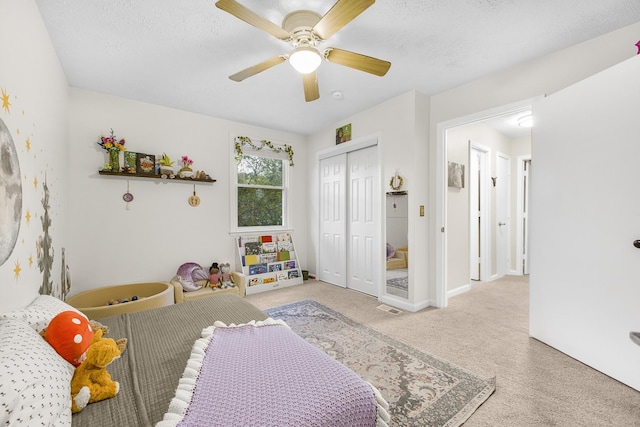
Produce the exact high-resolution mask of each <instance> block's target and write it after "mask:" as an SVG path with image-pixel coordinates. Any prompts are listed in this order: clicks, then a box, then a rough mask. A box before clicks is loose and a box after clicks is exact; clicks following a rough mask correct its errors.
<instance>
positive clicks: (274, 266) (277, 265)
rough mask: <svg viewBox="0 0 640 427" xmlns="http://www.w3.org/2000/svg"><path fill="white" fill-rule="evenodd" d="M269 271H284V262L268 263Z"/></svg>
mask: <svg viewBox="0 0 640 427" xmlns="http://www.w3.org/2000/svg"><path fill="white" fill-rule="evenodd" d="M268 267H269V272H271V271H282V263H281V262H272V263H271V264H269V265H268Z"/></svg>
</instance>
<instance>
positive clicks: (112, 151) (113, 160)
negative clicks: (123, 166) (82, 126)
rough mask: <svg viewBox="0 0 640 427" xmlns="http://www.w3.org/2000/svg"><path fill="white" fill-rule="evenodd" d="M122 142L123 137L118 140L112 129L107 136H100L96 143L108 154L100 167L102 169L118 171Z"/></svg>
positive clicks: (122, 149) (122, 147)
mask: <svg viewBox="0 0 640 427" xmlns="http://www.w3.org/2000/svg"><path fill="white" fill-rule="evenodd" d="M124 143H125V141H124V138H122V139H120V140H118V138H117V137H116V136H115V134H114V132H113V129H111V133H110V135H109V136H104V135H101V136H100V140H99V141H98V145H99V146H100V147H102V148H103V149H104V150H106V151H107V153H108V154H109V161H108V162H107V163H105V164H104V166H103V167H102V170H103V171H107V172H120V152H121V151H124V150H125V148H124Z"/></svg>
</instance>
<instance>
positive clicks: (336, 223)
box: [319, 153, 347, 288]
mask: <svg viewBox="0 0 640 427" xmlns="http://www.w3.org/2000/svg"><path fill="white" fill-rule="evenodd" d="M346 183H347V153H344V154H340V155H337V156H334V157H329V158H327V159H322V160H321V161H320V273H319V279H320V280H322V281H323V282H327V283H332V284H334V285H338V286H342V287H343V288H344V287H346V286H347V261H346V259H347V257H346V242H347V239H346V230H347V192H346Z"/></svg>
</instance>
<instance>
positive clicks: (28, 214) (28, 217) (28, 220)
mask: <svg viewBox="0 0 640 427" xmlns="http://www.w3.org/2000/svg"><path fill="white" fill-rule="evenodd" d="M24 219H25V221H27V224H29V223H30V222H31V212H29V209H27V213H26V214H25V216H24Z"/></svg>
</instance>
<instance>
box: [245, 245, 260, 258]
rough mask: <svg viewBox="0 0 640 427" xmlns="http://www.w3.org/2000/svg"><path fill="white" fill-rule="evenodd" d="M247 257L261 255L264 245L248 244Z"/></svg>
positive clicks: (246, 246)
mask: <svg viewBox="0 0 640 427" xmlns="http://www.w3.org/2000/svg"><path fill="white" fill-rule="evenodd" d="M244 253H245V255H260V254H261V253H262V243H260V242H246V243H245V244H244Z"/></svg>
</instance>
